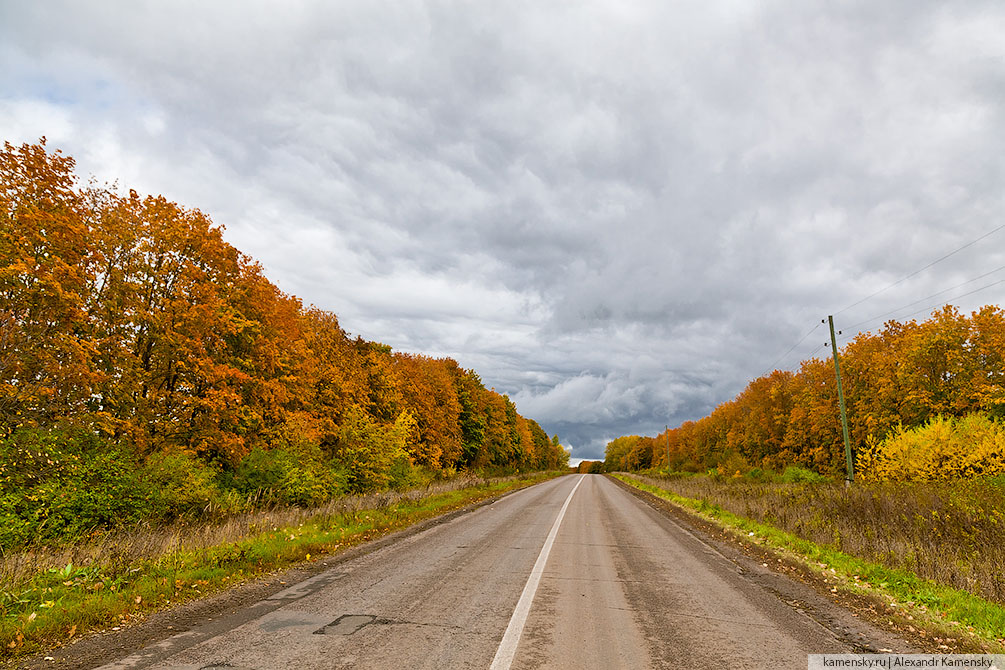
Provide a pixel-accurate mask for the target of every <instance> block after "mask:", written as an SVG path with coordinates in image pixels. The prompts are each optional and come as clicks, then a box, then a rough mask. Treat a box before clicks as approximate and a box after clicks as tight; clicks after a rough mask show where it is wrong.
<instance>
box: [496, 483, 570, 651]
mask: <svg viewBox="0 0 1005 670" xmlns="http://www.w3.org/2000/svg"><path fill="white" fill-rule="evenodd" d="M584 479H586V475H580V476H579V481H578V482H576V485H575V486H573V487H572V491H571V492H570V493H569V497H568V498H566V499H565V504H564V505H562V509H561V510H559V512H558V518H556V519H555V524H554V525H553V526H552V527H551V532H550V533H548V538H547V539H546V540H545V541H544V546H543V547H541V553H540V554H539V555H538V557H537V561H536V562H535V563H534V567H533V568H532V569H531V571H530V577H528V578H527V584H526V585H524V587H523V593H521V594H520V600H519V601H517V604H516V609H514V610H513V616H511V617H510V619H509V625H508V626H506V633H505V634H504V635H503V639H502V642H500V643H499V649H497V650H496V656H495V658H493V659H492V666H491V670H509V667H510V665H512V664H513V657H514V656H515V655H516V648H517V645H519V644H520V635H522V634H523V626H524V624H525V623H527V615H528V614H530V605H531V603H532V602H534V595H535V594H536V593H537V585H538V584H540V583H541V575H542V574H544V565H545V563H547V562H548V554H550V553H551V545H553V544H555V536H556V535H558V527H559V526H560V525H562V518H563V517H564V516H565V510H567V509H569V503H570V502H572V496H573V495H575V493H576V489H578V488H579V485H580V484H582V483H583V480H584Z"/></svg>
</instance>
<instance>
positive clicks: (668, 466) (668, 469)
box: [666, 425, 670, 475]
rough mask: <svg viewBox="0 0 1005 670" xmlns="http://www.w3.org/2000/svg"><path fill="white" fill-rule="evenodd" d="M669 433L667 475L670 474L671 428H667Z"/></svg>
mask: <svg viewBox="0 0 1005 670" xmlns="http://www.w3.org/2000/svg"><path fill="white" fill-rule="evenodd" d="M666 431H667V474H668V475H669V474H670V426H669V425H668V426H667V427H666Z"/></svg>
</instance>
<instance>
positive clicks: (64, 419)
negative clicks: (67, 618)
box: [0, 138, 568, 502]
mask: <svg viewBox="0 0 1005 670" xmlns="http://www.w3.org/2000/svg"><path fill="white" fill-rule="evenodd" d="M74 167H75V164H74V160H73V159H72V158H71V157H69V156H66V155H64V154H62V153H61V152H59V151H50V150H49V149H48V147H47V146H46V144H45V140H44V138H43V139H42V140H41V141H40V142H39V143H38V144H35V145H29V144H23V145H21V146H13V145H11V144H10V143H6V142H5V143H4V147H3V152H2V155H0V217H2V218H0V296H2V298H0V440H2V441H3V446H2V451H0V463H2V464H0V483H3V484H4V487H5V488H7V489H8V491H9V490H12V488H8V487H14V486H21V487H29V488H31V487H33V486H35V487H37V486H39V485H42V484H44V482H47V481H48V482H59V481H64V480H65V477H66V476H69V475H67V473H66V472H65V470H66V468H70V466H69V465H67V463H70V462H78V461H80V459H81V458H83V461H87V460H88V458H89V457H88V456H87V455H86V454H82V453H76V452H81V451H83V452H87V451H88V450H90V451H95V450H106V451H107V450H108V449H113V448H114V450H115V453H116V454H118V455H119V456H120V457H121V458H124V459H126V460H127V461H128V467H129V468H130V469H132V468H138V469H140V470H142V469H143V468H145V467H148V468H152V470H150V472H148V474H150V473H154V474H156V473H157V472H160V471H162V470H163V469H164V468H163V467H161V466H162V465H164V464H165V463H169V462H170V463H173V464H174V465H172V466H171V468H169V469H172V468H173V469H176V470H177V469H179V468H180V469H182V470H184V469H185V468H188V469H189V470H191V471H192V472H190V474H192V476H193V477H195V480H199V477H201V476H202V475H203V474H205V472H204V471H205V470H206V468H208V469H209V470H208V471H209V472H210V473H211V474H212V475H213V477H215V479H214V481H217V482H219V481H222V480H221V477H222V478H224V479H227V478H229V479H227V482H226V483H227V485H228V486H237V484H235V483H234V478H237V479H239V480H241V482H243V483H240V482H239V483H240V484H241V485H240V487H239V488H242V487H243V489H242V490H250V489H251V488H254V487H255V486H256V485H263V486H266V485H267V486H271V487H273V488H275V487H280V486H281V485H283V484H282V482H283V481H285V482H286V484H285V485H287V486H288V487H293V489H295V490H300V491H301V492H303V491H304V490H306V491H307V494H305V495H301V496H299V498H306V499H315V498H320V497H324V496H325V495H328V494H330V493H332V492H333V491H338V490H353V491H364V490H371V489H377V488H381V487H385V486H388V485H390V484H392V483H393V480H394V479H395V477H398V478H399V479H400V478H401V477H402V476H403V475H402V472H404V473H405V474H408V473H410V472H413V470H414V469H415V468H420V469H422V470H423V471H425V472H432V473H434V474H438V473H445V474H449V473H450V472H453V471H454V470H458V469H465V470H473V469H483V468H497V469H501V470H509V471H513V470H531V469H534V470H537V469H549V468H556V467H564V466H565V465H566V464H567V461H568V455H567V454H566V452H565V451H564V449H563V448H562V447H561V446H560V445H559V443H558V439H557V437H555V438H549V436H548V435H547V434H545V432H544V430H542V429H541V427H540V426H539V425H538V424H537V423H536V422H534V421H532V420H530V419H526V418H524V417H522V416H520V414H519V413H518V412H517V411H516V407H515V406H514V404H513V403H512V402H511V401H510V400H509V398H508V397H506V396H505V395H500V394H499V393H496V392H495V391H493V390H489V389H486V388H485V386H484V384H483V383H482V381H481V380H480V379H479V377H478V375H477V374H476V373H475V372H474V371H472V370H466V369H463V368H461V367H460V366H459V365H458V364H457V362H455V361H454V360H451V359H449V358H443V359H434V358H429V357H426V356H421V355H412V354H405V353H399V352H394V351H392V350H391V348H390V347H389V346H386V345H384V344H380V343H377V342H369V341H366V340H363V339H361V338H359V337H355V338H353V337H351V336H350V335H349V334H348V333H346V332H345V331H344V330H343V329H342V328H341V327H340V326H339V322H338V319H337V317H336V316H335V314H333V313H331V312H327V311H324V310H321V309H317V308H314V307H304V306H303V304H302V303H301V301H300V300H299V299H297V298H296V297H294V296H291V295H286V294H284V293H283V292H282V291H280V290H279V289H278V288H277V287H276V286H275V285H274V284H273V283H271V282H270V281H269V280H268V279H267V278H266V277H265V276H264V275H263V273H262V268H261V267H260V266H259V265H258V264H257V263H256V262H255V261H253V260H252V259H250V258H248V257H247V256H245V255H244V254H242V253H241V252H240V251H238V250H237V249H235V248H234V247H233V246H231V245H230V244H228V243H227V242H225V241H224V239H223V235H222V231H221V228H220V227H219V226H215V225H214V224H213V223H212V222H211V221H210V219H209V217H208V216H206V215H205V214H203V213H202V212H200V211H199V210H197V209H186V208H184V207H182V206H180V205H177V204H175V203H173V202H169V201H167V200H166V199H165V198H163V197H154V196H145V197H143V196H140V195H138V194H137V193H136V192H135V191H132V190H130V191H128V193H122V192H120V191H119V190H118V189H113V188H111V187H102V186H95V185H93V184H91V185H87V186H81V185H80V184H79V182H78V179H77V178H76V176H75V174H74ZM277 225H279V222H277ZM332 290H333V291H351V290H352V287H332ZM53 435H57V436H59V435H61V436H64V437H65V439H57V438H53ZM71 443H72V444H73V445H76V446H75V447H72V448H70V447H66V445H67V444H71ZM32 445H34V446H32ZM87 445H91V446H87ZM61 449H62V450H63V452H65V451H66V449H69V450H70V451H71V452H75V453H72V454H71V453H69V452H67V453H63V452H60V450H61ZM56 452H60V454H62V455H61V456H59V458H57V457H56ZM46 454H48V455H46ZM71 456H72V458H71ZM64 457H65V458H64ZM25 459H28V460H31V462H32V464H31V465H30V466H29V465H28V464H27V461H25ZM67 459H68V460H67ZM172 459H173V460H172ZM46 461H49V462H48V463H47V462H46ZM81 462H82V461H81ZM60 463H62V465H59V464H60ZM281 463H286V464H287V465H286V466H284V467H285V470H283V472H280V473H279V474H276V472H275V469H276V468H277V467H279V466H278V465H277V464H281ZM158 464H160V465H158ZM256 464H257V465H256ZM74 467H77V466H74ZM60 468H63V470H60ZM70 469H72V468H70ZM61 472H62V475H61V474H60V473H61ZM193 473H194V474H193ZM199 473H202V474H199ZM269 473H272V474H269ZM154 474H151V476H152V477H153V476H154ZM157 476H166V475H163V474H162V475H157ZM60 477H63V479H60ZM154 478H155V479H156V477H154ZM242 478H243V479H242ZM284 478H285V479H284ZM298 478H299V479H298ZM203 479H205V478H203ZM294 480H295V481H294ZM199 481H202V480H199ZM291 482H293V483H291ZM296 482H299V484H297V483H296ZM305 482H306V483H305ZM312 482H313V483H312ZM176 484H177V485H178V486H179V487H182V488H184V486H185V484H184V483H180V484H178V483H177V482H176ZM221 485H222V484H221ZM298 486H299V489H298V488H297V487H298ZM291 497H292V501H293V502H296V501H297V499H298V495H292V496H291Z"/></svg>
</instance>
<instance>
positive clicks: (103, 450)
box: [0, 429, 152, 548]
mask: <svg viewBox="0 0 1005 670" xmlns="http://www.w3.org/2000/svg"><path fill="white" fill-rule="evenodd" d="M0 483H2V484H3V489H4V491H5V493H4V494H3V495H2V497H0V501H2V502H3V507H2V510H3V511H2V512H0V523H2V526H3V530H2V531H0V545H2V546H3V547H5V548H12V547H15V546H19V545H24V544H26V543H28V542H30V541H33V540H36V539H37V540H41V541H47V540H51V539H54V538H59V537H63V536H70V537H72V536H75V535H80V534H83V533H86V532H90V531H92V530H107V529H111V528H117V527H122V526H127V525H131V524H134V523H137V522H139V521H142V520H143V519H145V518H147V516H148V515H149V514H150V512H151V509H152V507H151V491H150V489H149V488H148V487H147V486H144V483H143V482H142V481H141V479H140V477H139V476H138V468H137V464H136V462H135V460H134V459H133V458H132V457H131V455H130V454H129V453H128V452H126V451H124V450H121V449H119V448H118V447H117V446H116V445H114V444H108V443H106V442H104V441H102V440H101V439H100V438H98V437H97V436H95V435H93V434H89V433H86V432H80V431H60V430H50V431H43V430H37V429H30V430H21V431H17V432H16V433H14V434H13V435H11V436H9V437H8V438H7V439H5V440H3V441H2V442H0Z"/></svg>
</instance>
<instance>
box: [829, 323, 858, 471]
mask: <svg viewBox="0 0 1005 670" xmlns="http://www.w3.org/2000/svg"><path fill="white" fill-rule="evenodd" d="M827 323H828V325H829V326H830V329H831V351H833V352H834V373H835V374H836V375H837V383H838V405H839V406H840V407H841V432H842V433H844V460H845V466H846V467H847V469H848V474H847V475H845V483H847V484H851V483H852V482H853V481H855V466H854V465H853V464H852V462H851V440H850V439H849V438H848V414H847V413H846V412H845V409H844V390H843V389H842V388H841V364H840V363H839V362H838V345H837V338H835V337H834V317H833V316H828V317H827Z"/></svg>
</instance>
